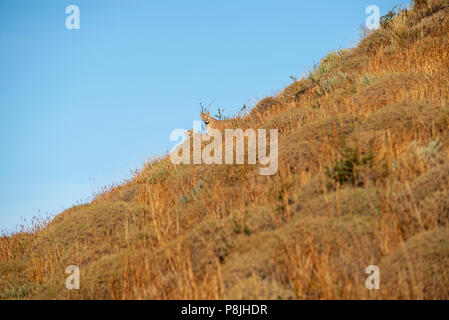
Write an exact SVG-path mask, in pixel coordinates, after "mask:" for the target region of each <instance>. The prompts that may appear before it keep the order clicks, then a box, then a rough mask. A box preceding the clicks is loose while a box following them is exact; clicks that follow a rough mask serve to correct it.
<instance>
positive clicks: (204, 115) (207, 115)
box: [200, 111, 211, 124]
mask: <svg viewBox="0 0 449 320" xmlns="http://www.w3.org/2000/svg"><path fill="white" fill-rule="evenodd" d="M200 117H201V120H203V121H204V123H205V124H209V122H210V118H211V117H210V111H207V113H202V114H200Z"/></svg>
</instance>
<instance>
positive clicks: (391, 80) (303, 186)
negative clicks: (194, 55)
mask: <svg viewBox="0 0 449 320" xmlns="http://www.w3.org/2000/svg"><path fill="white" fill-rule="evenodd" d="M384 20H385V22H384V23H383V26H382V28H381V29H379V30H376V31H373V32H370V33H369V34H367V36H366V37H365V38H364V39H362V40H361V41H360V43H359V45H358V46H357V47H355V48H351V49H347V50H343V51H338V52H331V53H330V54H329V55H328V56H327V57H325V58H324V59H323V60H322V61H321V63H320V64H319V65H318V66H316V67H315V68H314V69H313V71H312V72H311V73H310V74H309V75H308V76H307V77H306V78H304V79H300V80H298V79H293V80H294V82H293V84H291V85H290V86H289V87H287V88H286V89H285V90H284V91H283V92H281V93H280V94H279V95H277V96H273V97H268V98H265V99H263V100H261V101H260V102H259V103H258V104H257V106H256V107H255V108H254V109H253V110H252V111H251V112H250V113H247V114H245V115H242V116H241V117H239V121H241V124H242V126H243V127H245V128H246V127H247V128H277V129H279V138H280V139H279V171H278V174H276V175H275V176H260V175H259V174H258V170H257V167H256V166H251V165H226V166H225V165H222V166H219V165H176V166H175V165H173V164H172V163H171V162H170V159H169V157H168V156H162V157H160V158H158V159H153V160H152V161H149V162H148V163H147V164H146V165H145V166H144V167H143V168H142V169H141V170H140V171H138V172H136V173H135V175H134V177H133V178H132V179H131V180H130V181H126V182H125V183H123V184H121V185H119V186H114V187H112V188H106V189H105V190H104V191H103V192H101V193H100V194H97V195H95V198H94V199H93V201H92V202H91V203H87V204H83V205H79V206H75V207H73V208H71V209H68V210H66V211H64V212H62V213H61V214H59V215H57V216H56V217H55V218H54V219H53V220H52V221H51V222H49V223H48V222H46V221H45V222H36V223H35V227H34V228H32V229H22V230H19V231H18V232H16V233H15V234H12V235H3V236H1V237H0V298H2V299H18V298H19V299H22V298H29V299H33V298H44V299H241V298H246V299H447V298H448V289H447V288H449V268H448V261H449V243H448V239H449V237H448V232H449V231H448V230H449V209H448V208H449V202H448V199H449V112H448V110H449V80H448V79H449V54H448V52H449V41H448V39H449V4H448V1H446V0H433V1H430V0H419V1H418V0H415V1H414V6H413V7H412V8H411V9H407V10H402V11H401V12H399V13H397V14H391V16H390V15H389V16H388V17H387V18H385V19H384ZM202 108H204V107H203V106H202ZM229 120H230V121H233V120H234V119H232V118H231V119H229ZM342 150H343V152H342ZM71 264H75V265H78V266H79V267H80V271H81V275H82V280H81V289H80V290H71V291H70V290H67V289H66V288H65V276H66V275H65V274H64V270H65V268H66V267H67V265H71ZM372 264H374V265H378V266H379V267H380V269H381V290H373V291H370V290H367V289H366V287H365V280H366V274H365V269H366V267H367V266H368V265H372Z"/></svg>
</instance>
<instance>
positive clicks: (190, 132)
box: [184, 128, 193, 138]
mask: <svg viewBox="0 0 449 320" xmlns="http://www.w3.org/2000/svg"><path fill="white" fill-rule="evenodd" d="M184 134H185V135H186V137H187V138H190V137H193V128H192V129H190V130H189V131H184Z"/></svg>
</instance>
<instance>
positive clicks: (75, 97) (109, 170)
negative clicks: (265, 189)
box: [0, 0, 408, 231]
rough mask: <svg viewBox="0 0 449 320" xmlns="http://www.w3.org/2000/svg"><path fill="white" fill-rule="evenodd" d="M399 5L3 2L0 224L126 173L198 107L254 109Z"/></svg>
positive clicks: (257, 0) (162, 146)
mask: <svg viewBox="0 0 449 320" xmlns="http://www.w3.org/2000/svg"><path fill="white" fill-rule="evenodd" d="M399 3H402V4H406V3H408V1H399V0H398V1H387V0H374V1H373V0H369V1H365V0H351V1H348V0H346V1H334V0H326V1H323V0H322V1H300V0H290V1H283V0H276V1H274V0H272V1H263V0H254V1H245V0H240V1H211V0H205V1H194V0H192V1H169V0H164V1H151V0H130V1H122V0H120V1H118V0H107V1H106V0H95V1H92V0H71V1H65V0H58V1H54V0H40V1H36V0H0V109H1V117H0V133H1V140H0V154H1V157H0V230H2V229H4V230H8V231H13V230H14V229H15V226H16V225H17V224H18V223H19V222H20V221H21V220H20V217H25V218H29V217H32V216H36V215H41V216H46V215H49V214H50V215H54V214H57V213H58V212H60V211H61V210H63V209H65V208H69V207H71V206H72V205H74V204H76V203H77V201H80V200H85V199H87V198H88V197H89V196H90V195H92V191H93V190H98V188H99V187H100V186H103V185H107V184H111V183H113V182H119V181H121V180H122V179H124V178H126V177H129V171H130V170H133V169H136V168H139V167H141V165H142V164H143V163H144V161H145V159H148V157H150V156H155V155H161V154H163V153H164V152H165V151H167V150H169V149H171V147H172V146H173V143H172V142H170V141H169V135H170V132H171V131H172V130H173V129H176V128H186V129H189V128H191V127H192V121H193V120H199V114H198V113H199V102H203V103H204V104H206V105H207V104H208V103H209V102H211V101H212V100H214V101H215V103H214V105H213V106H214V107H217V106H220V107H222V108H224V109H225V110H232V111H235V110H237V109H238V108H239V107H240V106H242V105H243V104H250V105H251V104H253V103H254V101H255V100H257V99H260V98H263V97H264V96H267V95H270V94H273V93H275V92H277V91H278V90H280V89H282V88H283V87H285V86H286V85H288V84H289V83H290V82H291V80H290V79H289V77H290V75H294V76H297V77H300V76H302V75H303V74H304V73H305V71H307V70H308V68H309V67H310V66H311V65H313V63H315V62H318V61H319V59H320V58H321V57H323V56H324V55H325V54H326V53H327V52H328V51H329V50H332V49H338V48H345V47H348V46H351V44H353V43H354V42H356V41H357V40H358V37H359V36H358V30H359V26H360V25H362V24H364V21H365V19H366V17H367V15H366V14H365V8H366V7H367V6H368V5H371V4H374V5H377V6H379V7H380V9H381V14H385V13H386V12H387V11H388V10H389V9H391V8H392V7H393V6H394V5H395V4H399ZM71 4H75V5H78V6H79V8H80V12H81V29H80V30H67V29H66V27H65V20H66V17H67V16H68V15H67V14H66V13H65V8H66V7H67V6H68V5H71Z"/></svg>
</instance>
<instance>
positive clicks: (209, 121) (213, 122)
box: [200, 111, 229, 132]
mask: <svg viewBox="0 0 449 320" xmlns="http://www.w3.org/2000/svg"><path fill="white" fill-rule="evenodd" d="M200 116H201V120H203V122H204V123H205V124H206V129H207V131H208V132H209V130H213V129H216V130H223V129H227V128H229V122H228V121H226V120H217V119H215V118H212V117H211V116H210V112H209V111H208V112H207V113H206V114H204V113H201V114H200Z"/></svg>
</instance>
